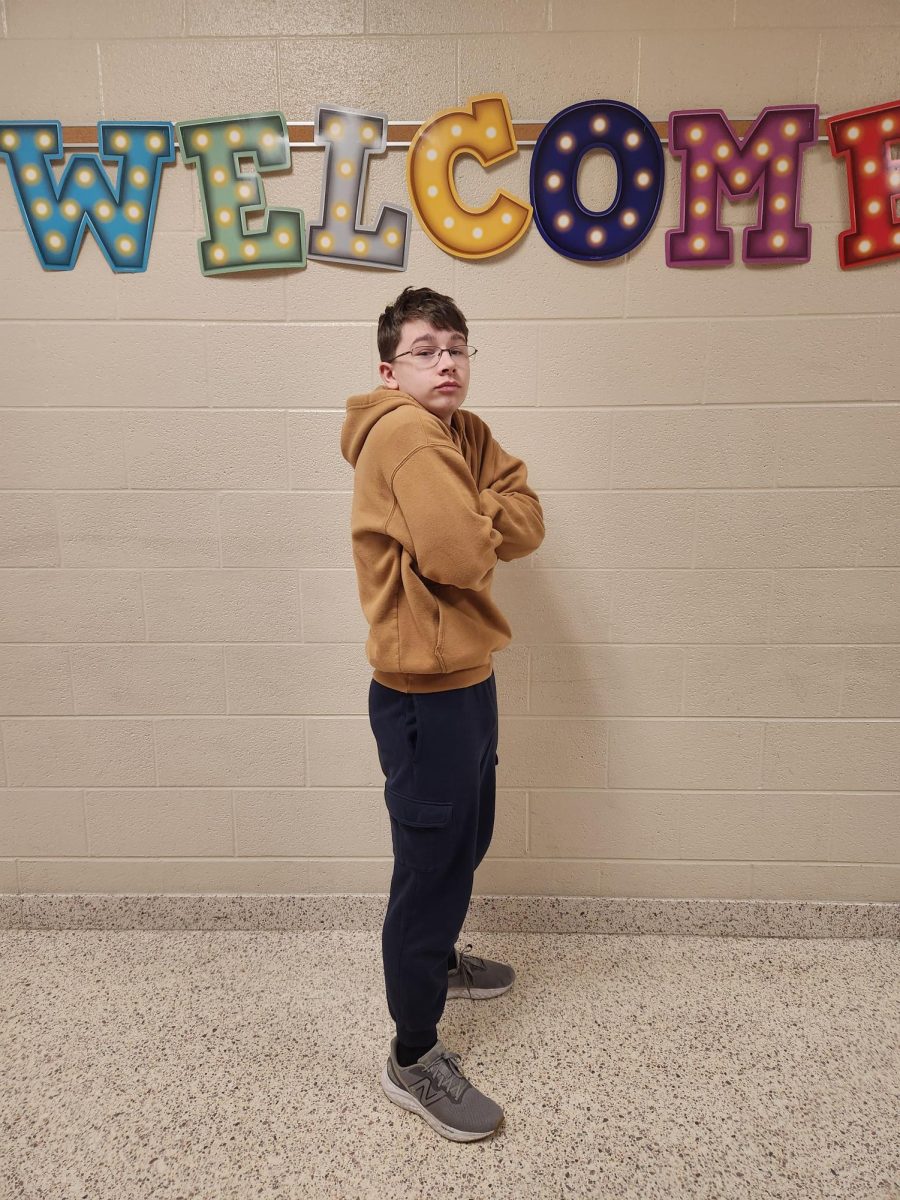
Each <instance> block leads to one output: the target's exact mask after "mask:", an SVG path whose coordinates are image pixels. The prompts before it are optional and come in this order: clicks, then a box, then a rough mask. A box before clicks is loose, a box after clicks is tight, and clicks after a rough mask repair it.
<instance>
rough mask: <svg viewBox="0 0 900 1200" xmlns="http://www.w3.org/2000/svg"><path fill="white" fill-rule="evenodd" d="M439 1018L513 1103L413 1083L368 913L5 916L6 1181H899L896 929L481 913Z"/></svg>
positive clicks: (373, 1193) (243, 1188) (751, 1187)
mask: <svg viewBox="0 0 900 1200" xmlns="http://www.w3.org/2000/svg"><path fill="white" fill-rule="evenodd" d="M465 941H472V942H473V943H474V945H475V951H476V952H480V953H483V954H485V955H488V956H489V957H492V958H502V959H505V960H506V961H508V962H511V963H513V964H514V966H515V967H516V970H517V972H518V978H517V981H516V984H515V985H514V987H513V988H512V990H511V991H510V992H508V993H507V994H506V995H504V996H502V997H499V998H497V999H494V1000H482V1001H477V1002H473V1001H470V1000H469V999H462V1000H450V1001H448V1003H447V1009H446V1012H445V1014H444V1019H443V1020H442V1022H441V1024H440V1027H439V1031H440V1034H441V1037H442V1039H443V1041H444V1042H445V1044H447V1046H448V1047H449V1048H450V1049H455V1050H458V1051H460V1053H461V1054H462V1056H463V1059H462V1065H463V1069H464V1070H465V1071H466V1073H467V1074H468V1075H469V1077H470V1078H471V1079H472V1081H473V1082H474V1083H476V1084H477V1085H479V1086H480V1087H482V1089H483V1090H484V1091H486V1092H487V1093H488V1094H489V1095H491V1096H493V1098H494V1099H495V1100H497V1101H498V1102H499V1103H500V1104H502V1105H503V1107H504V1109H505V1112H506V1121H505V1125H504V1127H503V1128H502V1129H501V1131H500V1132H499V1133H498V1134H497V1135H496V1136H494V1137H492V1138H489V1139H487V1140H485V1141H481V1142H475V1143H471V1144H456V1143H453V1142H449V1141H447V1140H446V1139H444V1138H442V1137H440V1136H439V1135H438V1134H436V1133H435V1132H434V1131H432V1130H431V1129H430V1128H429V1127H428V1126H427V1125H426V1124H425V1123H424V1122H423V1121H422V1120H421V1119H420V1118H418V1117H416V1116H415V1115H413V1114H412V1113H408V1112H405V1111H403V1110H401V1109H399V1108H397V1107H396V1106H395V1105H393V1104H391V1103H390V1101H389V1100H388V1099H387V1097H386V1096H385V1095H384V1093H383V1092H382V1090H381V1087H380V1086H379V1083H378V1075H379V1072H380V1070H381V1067H382V1065H383V1063H384V1060H385V1058H386V1056H387V1050H388V1040H389V1037H390V1033H391V1032H392V1029H391V1025H390V1022H389V1018H388V1014H387V1007H386V1003H385V1000H384V989H383V979H382V973H381V958H380V938H379V935H378V934H376V933H372V932H347V931H327V932H278V931H264V932H249V931H215V932H210V931H197V932H191V931H171V930H165V931H135V930H132V931H127V930H126V931H118V930H117V931H110V930H20V929H15V930H8V931H3V932H0V961H2V970H0V1018H2V1023H0V1074H2V1077H3V1086H2V1088H0V1143H2V1144H0V1197H2V1200H8V1198H10V1200H11V1198H13V1197H15V1198H23V1200H76V1198H77V1200H82V1198H84V1200H107V1198H108V1200H132V1198H138V1197H140V1198H143V1197H161V1198H162V1197H165V1198H172V1200H176V1198H188V1197H191V1198H193V1197H197V1198H202V1200H244V1198H245V1197H246V1198H250V1197H254V1198H255V1197H264V1198H265V1200H288V1198H290V1200H293V1198H295V1197H296V1198H297V1200H300V1198H301V1197H302V1198H304V1200H307V1198H308V1200H320V1198H321V1200H325V1198H328V1200H331V1198H334V1200H351V1198H356V1197H360V1198H362V1197H366V1198H370V1197H371V1198H379V1200H381V1198H384V1200H392V1198H394V1197H410V1198H414V1200H420V1198H423V1197H446V1196H451V1197H454V1198H456V1200H469V1198H472V1200H476V1198H477V1200H481V1198H483V1197H496V1198H498V1200H530V1198H532V1197H534V1198H538V1197H540V1198H543V1197H577V1198H578V1200H583V1198H587V1197H598V1198H603V1200H613V1198H617V1197H629V1198H631V1197H634V1198H635V1200H657V1198H665V1200H669V1198H678V1200H680V1198H688V1197H690V1198H691V1200H699V1198H704V1200H707V1198H708V1200H731V1198H732V1197H742V1198H743V1197H746V1198H748V1200H768V1198H770V1197H772V1198H775V1197H778V1198H779V1200H780V1198H788V1197H791V1198H793V1197H803V1198H804V1200H807V1198H808V1200H826V1198H828V1200H830V1198H832V1197H834V1198H837V1197H840V1198H844V1197H846V1198H847V1200H888V1198H891V1200H896V1198H898V1197H900V1138H898V1131H900V1049H898V1047H900V982H898V980H900V941H897V940H892V939H887V938H878V939H836V938H821V939H808V940H799V939H785V938H728V937H715V938H713V937H666V936H658V935H636V936H621V935H620V936H603V935H596V934H593V935H592V934H563V935H560V934H528V933H516V934H502V935H501V934H498V933H490V934H487V933H486V934H482V935H478V934H473V933H471V932H468V931H467V932H466V934H465V937H464V939H463V940H462V942H461V944H465Z"/></svg>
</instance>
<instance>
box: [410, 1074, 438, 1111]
mask: <svg viewBox="0 0 900 1200" xmlns="http://www.w3.org/2000/svg"><path fill="white" fill-rule="evenodd" d="M406 1086H407V1087H408V1089H409V1090H410V1091H411V1092H412V1093H413V1095H414V1096H416V1097H417V1099H418V1101H419V1103H420V1104H422V1105H424V1107H425V1108H428V1107H429V1105H431V1104H434V1103H435V1101H437V1100H440V1098H441V1096H442V1095H443V1092H441V1091H439V1090H438V1089H437V1088H436V1087H435V1086H434V1084H433V1083H432V1082H431V1080H430V1079H429V1078H428V1076H427V1075H423V1076H422V1077H421V1079H417V1080H416V1081H415V1083H409V1084H407V1085H406Z"/></svg>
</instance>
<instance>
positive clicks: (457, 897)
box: [341, 288, 544, 1141]
mask: <svg viewBox="0 0 900 1200" xmlns="http://www.w3.org/2000/svg"><path fill="white" fill-rule="evenodd" d="M468 335H469V330H468V326H467V325H466V321H465V318H464V317H463V314H462V313H461V312H460V310H459V309H458V308H457V306H456V304H455V303H454V302H453V300H451V299H450V297H449V296H442V295H440V294H439V293H438V292H434V291H432V290H431V289H430V288H417V289H414V288H405V289H404V291H403V292H402V293H401V294H400V296H398V298H397V300H396V301H395V302H394V303H393V304H390V305H388V307H387V308H386V309H385V310H384V312H383V313H382V314H381V317H380V318H379V321H378V351H379V354H380V355H381V363H380V365H379V372H380V375H381V380H382V382H381V384H380V386H379V387H377V388H376V389H375V390H374V391H373V392H370V393H368V394H366V395H360V396H351V397H350V398H349V400H348V401H347V415H346V418H345V420H344V425H343V428H342V430H341V453H342V454H343V456H344V458H345V459H346V460H347V461H348V462H349V463H351V465H352V466H353V468H354V487H353V505H352V518H351V537H352V543H353V559H354V563H355V566H356V577H357V588H358V591H359V598H360V603H361V605H362V608H363V611H364V613H365V615H366V618H367V620H368V622H369V626H370V633H369V637H368V640H367V642H366V655H367V658H368V660H369V662H370V664H371V665H372V666H373V667H374V668H375V670H374V674H373V676H372V680H371V682H370V685H369V721H370V724H371V727H372V731H373V733H374V735H375V740H376V743H377V747H378V758H379V762H380V764H381V769H382V771H383V772H384V775H385V778H386V781H387V782H386V784H385V791H384V794H385V803H386V805H387V809H388V813H389V817H390V826H391V842H392V848H393V854H394V869H393V875H392V878H391V890H390V897H389V900H388V906H387V913H386V915H385V920H384V927H383V929H382V954H383V959H384V977H385V988H386V993H387V1004H388V1010H389V1012H390V1015H391V1018H392V1019H393V1021H394V1023H395V1025H396V1036H394V1037H393V1038H392V1039H391V1048H390V1057H389V1058H388V1060H387V1063H386V1065H385V1068H384V1071H383V1072H382V1075H381V1085H382V1087H383V1088H384V1090H385V1092H386V1093H387V1095H388V1096H389V1097H390V1099H391V1100H393V1101H394V1102H395V1103H396V1104H399V1105H401V1106H402V1107H403V1108H407V1109H410V1110H411V1111H413V1112H415V1113H417V1114H418V1115H419V1116H421V1117H424V1119H425V1120H426V1121H427V1122H428V1124H429V1125H431V1126H432V1127H433V1128H434V1129H436V1130H437V1131H438V1132H439V1133H441V1134H443V1135H444V1137H448V1138H451V1139H453V1140H454V1141H474V1140H476V1139H478V1138H483V1137H487V1136H488V1135H490V1134H492V1133H494V1132H496V1130H497V1129H498V1128H499V1126H500V1124H501V1122H502V1120H503V1110H502V1108H500V1106H499V1105H498V1104H496V1103H495V1102H494V1101H493V1100H491V1099H490V1098H489V1097H488V1096H486V1095H484V1094H483V1093H482V1092H480V1091H479V1090H478V1089H477V1088H476V1087H474V1086H473V1085H472V1084H471V1083H470V1082H469V1080H468V1079H467V1078H466V1077H465V1075H464V1074H463V1073H462V1071H461V1069H460V1066H459V1062H460V1056H459V1054H456V1053H452V1052H451V1051H449V1050H447V1048H446V1047H445V1046H444V1044H443V1042H441V1040H440V1039H439V1037H438V1033H437V1023H438V1021H439V1020H440V1018H441V1016H442V1014H443V1011H444V1004H445V1001H446V1000H447V999H448V998H452V997H455V996H464V995H466V994H468V995H469V996H470V997H471V998H473V999H475V998H486V997H490V996H499V995H501V994H502V993H503V992H506V991H508V990H509V988H510V987H512V983H513V980H514V978H515V971H514V970H513V968H512V967H510V966H508V965H507V964H505V963H500V962H494V961H492V960H491V959H487V958H479V957H477V956H476V955H470V954H467V953H465V951H463V952H461V953H459V952H457V950H456V949H455V942H456V939H457V937H458V935H459V932H460V930H461V928H462V925H463V921H464V919H465V915H466V911H467V909H468V905H469V900H470V898H471V895H472V885H473V876H474V872H475V868H476V867H477V866H478V865H479V863H480V862H481V860H482V859H483V858H484V855H485V852H486V851H487V848H488V846H489V844H490V841H491V836H492V833H493V827H494V802H495V774H494V773H495V766H496V763H497V762H498V761H499V760H498V758H497V736H498V724H497V688H496V682H495V679H494V672H493V661H492V654H493V652H494V651H496V650H502V649H503V647H504V646H506V645H508V644H509V642H510V640H511V637H512V630H511V629H510V626H509V624H508V622H507V620H506V618H505V617H504V616H503V614H502V613H501V611H500V610H499V608H498V607H497V606H496V604H495V603H494V601H493V600H492V599H491V580H492V578H493V574H494V568H495V567H496V565H497V560H498V559H502V560H504V561H509V560H511V559H515V558H522V557H523V556H524V555H526V554H530V553H532V551H534V550H536V549H537V547H538V546H539V545H540V544H541V542H542V541H543V538H544V521H543V512H542V509H541V504H540V501H539V499H538V496H537V493H536V492H534V491H532V489H531V488H530V487H529V486H528V483H527V472H526V468H525V465H524V463H523V462H522V461H521V460H520V459H518V458H515V457H513V455H511V454H508V453H507V452H506V451H505V450H504V449H503V448H502V447H501V445H500V444H499V442H497V441H496V439H495V438H494V437H493V436H492V435H491V431H490V429H489V427H488V425H487V423H486V422H485V421H483V420H482V419H481V417H479V416H477V415H476V414H475V413H472V412H469V411H462V404H463V401H464V400H465V398H466V393H467V391H468V388H469V374H470V362H471V358H472V356H473V355H474V354H475V350H474V349H473V348H472V347H471V346H469V345H468ZM471 949H472V947H471V944H469V945H468V946H467V947H466V950H471Z"/></svg>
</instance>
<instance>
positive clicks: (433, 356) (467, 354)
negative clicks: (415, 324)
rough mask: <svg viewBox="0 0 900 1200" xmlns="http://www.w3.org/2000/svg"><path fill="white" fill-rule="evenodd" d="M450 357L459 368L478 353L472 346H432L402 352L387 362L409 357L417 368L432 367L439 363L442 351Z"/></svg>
mask: <svg viewBox="0 0 900 1200" xmlns="http://www.w3.org/2000/svg"><path fill="white" fill-rule="evenodd" d="M445 350H446V352H447V353H448V354H449V355H450V357H451V359H452V360H453V362H455V363H458V364H459V365H460V366H461V365H462V364H463V363H464V362H465V361H466V359H468V358H474V356H475V355H476V354H477V353H478V351H477V350H476V349H475V347H474V346H432V347H431V348H430V349H426V348H424V347H422V348H421V349H418V350H404V351H403V353H402V354H398V355H396V357H394V358H389V359H388V360H387V361H388V362H392V363H394V362H396V361H397V359H398V358H404V357H406V355H409V357H410V359H411V361H412V362H413V363H414V364H415V365H416V366H417V367H434V366H437V364H438V363H439V362H440V361H441V355H442V354H443V353H444V351H445Z"/></svg>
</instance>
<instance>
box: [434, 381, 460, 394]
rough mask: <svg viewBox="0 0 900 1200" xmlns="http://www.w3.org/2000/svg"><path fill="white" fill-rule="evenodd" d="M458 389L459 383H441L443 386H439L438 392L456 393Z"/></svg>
mask: <svg viewBox="0 0 900 1200" xmlns="http://www.w3.org/2000/svg"><path fill="white" fill-rule="evenodd" d="M458 388H459V384H458V383H452V382H451V383H441V384H438V389H437V390H438V391H439V392H455V391H456V390H457V389H458Z"/></svg>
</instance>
